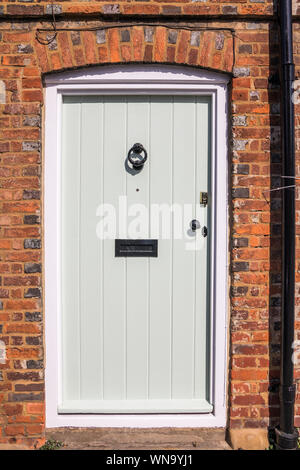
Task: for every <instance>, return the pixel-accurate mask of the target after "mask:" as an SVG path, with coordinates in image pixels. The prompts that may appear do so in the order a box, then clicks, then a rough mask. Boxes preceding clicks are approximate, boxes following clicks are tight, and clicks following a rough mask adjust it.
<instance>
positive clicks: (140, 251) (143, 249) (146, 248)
mask: <svg viewBox="0 0 300 470" xmlns="http://www.w3.org/2000/svg"><path fill="white" fill-rule="evenodd" d="M157 245H158V242H157V240H121V239H116V240H115V256H139V257H141V256H145V257H149V256H150V257H157Z"/></svg>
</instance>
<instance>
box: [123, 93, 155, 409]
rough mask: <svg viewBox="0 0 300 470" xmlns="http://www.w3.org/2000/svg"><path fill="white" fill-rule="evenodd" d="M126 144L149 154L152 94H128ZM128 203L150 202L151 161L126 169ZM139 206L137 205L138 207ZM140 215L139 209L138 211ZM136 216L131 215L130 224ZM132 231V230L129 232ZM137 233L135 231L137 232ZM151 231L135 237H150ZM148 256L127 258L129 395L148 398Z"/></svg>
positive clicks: (145, 205)
mask: <svg viewBox="0 0 300 470" xmlns="http://www.w3.org/2000/svg"><path fill="white" fill-rule="evenodd" d="M127 99H128V110H127V119H128V121H127V126H128V127H127V129H128V130H127V132H128V134H127V145H128V149H129V148H130V147H131V146H132V145H133V144H134V143H136V142H139V143H141V144H143V145H144V147H145V148H146V149H147V151H148V152H149V154H150V153H151V148H149V131H150V129H149V118H150V114H149V111H150V107H149V97H144V96H140V97H139V96H136V97H128V98H127ZM127 197H128V207H129V208H130V206H131V205H133V204H143V205H144V207H146V208H147V207H148V204H149V162H147V163H146V164H145V166H144V168H143V169H142V170H141V171H138V172H133V173H129V172H128V173H127ZM137 209H138V207H137ZM136 215H137V216H138V213H137V214H136ZM133 219H134V215H133V217H131V218H129V224H130V223H131V221H132V220H133ZM129 235H130V233H129ZM134 236H135V235H134ZM148 236H149V233H148V230H147V229H146V232H144V233H140V234H138V236H135V237H136V238H148ZM148 270H149V259H147V258H127V399H131V400H133V399H146V398H147V393H148V392H147V390H148V315H149V311H148V309H149V297H148V296H149V286H148V283H149V279H148V276H149V273H148Z"/></svg>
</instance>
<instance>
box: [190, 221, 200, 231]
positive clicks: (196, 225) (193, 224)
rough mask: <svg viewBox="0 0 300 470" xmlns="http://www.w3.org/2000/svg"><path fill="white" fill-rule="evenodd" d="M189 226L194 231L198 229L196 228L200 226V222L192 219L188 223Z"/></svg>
mask: <svg viewBox="0 0 300 470" xmlns="http://www.w3.org/2000/svg"><path fill="white" fill-rule="evenodd" d="M190 227H191V229H192V231H193V232H196V230H198V228H200V222H199V220H196V219H194V220H192V221H191V223H190Z"/></svg>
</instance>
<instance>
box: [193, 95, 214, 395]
mask: <svg viewBox="0 0 300 470" xmlns="http://www.w3.org/2000/svg"><path fill="white" fill-rule="evenodd" d="M196 100H197V105H196V106H197V110H196V113H197V114H196V126H197V127H196V148H197V162H196V198H199V195H200V191H208V193H209V195H210V197H212V193H211V188H210V128H211V122H210V121H211V114H210V112H211V108H210V106H211V99H210V97H207V96H198V97H197V98H196ZM198 202H199V201H198ZM196 203H197V200H196ZM211 204H212V201H211V199H210V200H209V205H208V206H207V207H201V208H200V209H199V210H200V214H201V216H200V219H201V225H202V226H203V225H205V226H207V227H208V236H207V237H206V238H203V237H201V244H200V245H199V250H198V251H196V253H195V255H196V277H195V289H196V291H195V293H196V295H195V312H196V315H195V389H194V398H206V399H208V385H209V368H210V355H209V346H210V345H209V337H210V335H209V333H210V332H209V318H208V314H209V311H210V309H209V278H210V259H209V247H210V238H211V233H210V227H211V223H210V220H209V218H208V215H209V214H210V208H211ZM199 235H200V234H199Z"/></svg>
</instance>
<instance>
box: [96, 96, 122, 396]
mask: <svg viewBox="0 0 300 470" xmlns="http://www.w3.org/2000/svg"><path fill="white" fill-rule="evenodd" d="M103 118H104V141H103V152H104V177H103V179H102V182H101V184H102V185H103V190H104V202H105V203H108V204H112V205H113V206H114V207H115V208H116V209H117V208H118V204H119V196H121V195H125V194H126V177H125V174H126V173H125V169H124V162H125V158H126V150H127V149H126V125H127V124H126V120H127V118H126V100H125V98H124V97H118V96H115V97H104V117H103ZM114 246H115V245H114V240H113V239H106V240H104V255H103V256H104V257H103V263H104V264H103V269H102V274H103V276H104V277H103V306H104V307H103V308H104V321H103V336H104V347H103V367H104V383H103V385H104V399H110V400H114V399H125V398H126V338H125V331H126V291H125V287H126V284H125V275H126V271H125V267H126V263H125V259H123V258H115V256H114Z"/></svg>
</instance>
